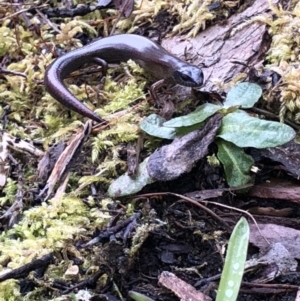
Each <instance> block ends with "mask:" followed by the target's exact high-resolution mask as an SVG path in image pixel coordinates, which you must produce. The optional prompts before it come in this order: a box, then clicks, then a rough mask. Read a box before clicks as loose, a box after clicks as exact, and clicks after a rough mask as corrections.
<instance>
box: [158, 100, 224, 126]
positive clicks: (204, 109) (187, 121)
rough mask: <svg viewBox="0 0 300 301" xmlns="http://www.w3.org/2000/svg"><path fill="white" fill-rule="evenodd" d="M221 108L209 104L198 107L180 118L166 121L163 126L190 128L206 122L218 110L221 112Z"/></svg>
mask: <svg viewBox="0 0 300 301" xmlns="http://www.w3.org/2000/svg"><path fill="white" fill-rule="evenodd" d="M222 108H223V107H222V106H219V105H214V104H211V103H206V104H204V105H202V106H200V107H198V108H197V109H196V110H195V111H194V112H192V113H190V114H188V115H185V116H181V117H176V118H173V119H171V120H169V121H166V122H165V123H164V124H163V126H166V127H173V128H179V127H183V126H190V125H194V124H197V123H200V122H202V121H204V120H206V119H207V118H208V117H210V116H212V115H213V114H215V113H216V112H217V111H218V110H221V109H222Z"/></svg>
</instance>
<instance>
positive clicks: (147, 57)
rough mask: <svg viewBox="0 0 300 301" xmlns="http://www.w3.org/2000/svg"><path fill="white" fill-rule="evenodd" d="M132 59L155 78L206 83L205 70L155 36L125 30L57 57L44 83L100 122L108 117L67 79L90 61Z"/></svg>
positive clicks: (63, 100)
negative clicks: (93, 107) (79, 96)
mask: <svg viewBox="0 0 300 301" xmlns="http://www.w3.org/2000/svg"><path fill="white" fill-rule="evenodd" d="M129 59H132V60H133V61H135V62H136V63H137V64H139V65H140V66H141V67H142V68H144V69H145V70H146V71H147V72H149V73H150V74H151V75H153V76H154V77H155V78H158V79H164V80H165V81H167V82H173V83H175V84H180V85H183V86H188V87H199V86H201V85H202V84H203V73H202V70H201V69H200V68H198V67H196V66H194V65H191V64H189V63H187V62H184V61H183V60H181V59H179V58H177V57H175V56H173V55H172V54H170V53H169V52H167V51H166V50H165V49H164V48H162V47H161V46H159V45H157V44H156V43H154V42H152V41H151V40H149V39H147V38H145V37H142V36H138V35H134V34H121V35H115V36H110V37H107V38H103V39H97V40H94V41H93V42H91V43H90V44H87V45H86V46H83V47H82V48H79V49H76V50H73V51H70V52H68V53H66V54H64V55H62V56H61V57H59V58H57V59H56V60H54V61H53V62H52V63H51V64H50V65H49V66H48V68H47V70H46V73H45V78H44V84H45V87H46V90H47V91H48V92H49V94H50V95H51V96H52V97H53V98H55V99H56V100H57V101H59V102H60V103H61V104H63V105H65V106H66V107H68V108H69V109H71V110H73V111H75V112H77V113H79V114H81V115H83V116H85V117H88V118H90V119H92V120H94V121H97V122H103V121H104V120H103V119H102V118H101V117H100V116H99V115H97V114H95V113H94V112H92V111H91V110H90V109H88V108H87V107H86V106H85V105H83V104H82V103H81V102H80V101H79V100H78V99H77V98H76V97H75V96H74V95H73V94H72V93H71V92H70V91H69V90H68V89H67V87H66V85H65V84H64V82H63V80H64V79H65V78H66V77H67V76H68V75H69V74H70V73H72V72H74V71H75V70H78V69H79V68H81V67H82V66H83V65H84V64H86V63H92V62H94V63H96V64H100V65H101V66H102V67H103V73H104V75H105V73H106V70H107V63H120V62H124V61H125V62H126V61H128V60H129Z"/></svg>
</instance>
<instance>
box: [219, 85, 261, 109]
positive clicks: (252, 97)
mask: <svg viewBox="0 0 300 301" xmlns="http://www.w3.org/2000/svg"><path fill="white" fill-rule="evenodd" d="M261 94H262V89H261V87H260V86H259V85H257V84H253V83H247V82H246V83H239V84H237V85H236V86H234V87H233V88H232V89H231V90H230V91H229V92H228V94H227V97H226V100H225V102H224V107H226V108H229V107H232V106H237V105H239V106H241V107H242V108H252V107H253V105H254V104H255V103H256V102H257V101H258V100H259V98H260V97H261Z"/></svg>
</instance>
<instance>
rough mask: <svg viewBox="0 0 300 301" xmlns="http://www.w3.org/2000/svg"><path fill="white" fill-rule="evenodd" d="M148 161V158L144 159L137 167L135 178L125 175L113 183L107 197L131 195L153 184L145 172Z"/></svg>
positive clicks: (152, 180)
mask: <svg viewBox="0 0 300 301" xmlns="http://www.w3.org/2000/svg"><path fill="white" fill-rule="evenodd" d="M148 159H149V158H146V159H145V160H144V161H143V162H142V163H141V164H140V165H139V167H138V170H137V173H136V175H135V176H129V175H128V174H127V173H126V174H124V175H122V176H120V177H119V178H118V179H116V180H115V181H113V182H112V183H111V184H110V186H109V188H108V195H109V196H110V197H120V196H125V195H131V194H134V193H137V192H139V191H140V190H141V189H142V188H143V187H144V186H146V185H147V184H151V183H153V182H155V180H154V179H153V178H151V177H150V175H149V173H148V171H147V162H148Z"/></svg>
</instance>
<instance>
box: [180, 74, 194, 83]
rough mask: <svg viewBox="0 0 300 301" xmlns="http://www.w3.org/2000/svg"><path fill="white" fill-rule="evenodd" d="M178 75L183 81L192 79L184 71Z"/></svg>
mask: <svg viewBox="0 0 300 301" xmlns="http://www.w3.org/2000/svg"><path fill="white" fill-rule="evenodd" d="M179 76H180V77H181V79H182V81H184V82H190V81H192V79H191V78H190V77H189V76H188V75H186V74H184V73H180V74H179Z"/></svg>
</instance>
